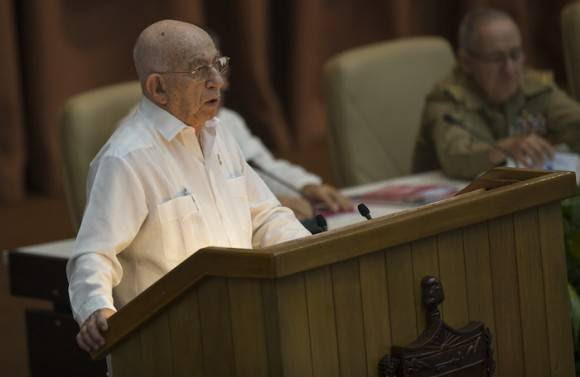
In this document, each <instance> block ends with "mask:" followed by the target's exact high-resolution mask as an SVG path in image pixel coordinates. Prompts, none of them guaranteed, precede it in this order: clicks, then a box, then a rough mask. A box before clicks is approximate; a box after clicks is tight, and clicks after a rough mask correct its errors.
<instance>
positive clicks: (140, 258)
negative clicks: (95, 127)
mask: <svg viewBox="0 0 580 377" xmlns="http://www.w3.org/2000/svg"><path fill="white" fill-rule="evenodd" d="M133 57H134V62H135V68H136V70H137V74H138V76H139V80H140V82H141V87H142V90H143V98H142V100H141V102H140V104H139V105H138V107H137V109H136V111H135V112H134V113H132V114H131V115H130V116H128V117H127V118H126V119H125V120H124V121H123V122H122V123H121V124H120V126H119V127H118V129H117V130H116V131H115V133H114V134H113V135H112V136H111V138H110V139H109V141H108V142H107V143H106V144H105V146H104V147H103V148H102V149H101V151H100V152H99V153H98V155H97V156H96V157H95V159H94V160H93V162H92V163H91V168H90V172H89V178H88V200H87V206H86V210H85V213H84V216H83V221H82V224H81V227H80V230H79V233H78V235H77V240H76V243H75V247H74V251H73V256H72V257H71V259H70V260H69V263H68V265H67V276H68V279H69V295H70V301H71V304H72V309H73V314H74V317H75V319H76V320H77V322H78V323H79V324H80V326H81V329H80V331H79V334H78V336H77V342H78V344H79V346H80V347H81V348H83V349H84V350H86V351H91V350H97V349H98V348H99V347H101V346H102V345H103V344H104V339H103V337H102V332H103V331H106V329H107V318H108V317H110V316H111V315H112V314H113V313H114V312H115V310H117V309H119V308H120V307H122V306H123V305H125V304H126V303H127V302H128V301H130V300H131V299H133V298H134V297H135V296H137V295H138V294H139V293H141V292H142V291H143V290H145V289H146V288H147V287H149V286H150V285H151V284H153V283H154V282H155V281H156V280H158V279H159V278H160V277H162V276H163V275H164V274H166V273H167V272H168V271H170V270H171V269H172V268H174V267H175V266H177V265H178V264H179V263H180V262H182V261H183V260H184V259H185V258H187V257H188V256H190V255H191V254H192V253H194V252H196V251H197V250H199V249H201V248H204V247H207V246H222V247H239V248H252V247H263V246H268V245H272V244H276V243H279V242H284V241H287V240H292V239H296V238H300V237H304V236H306V235H308V234H309V233H308V232H307V231H306V229H304V227H303V226H302V225H301V224H300V223H299V222H298V220H297V219H296V217H295V216H294V214H293V213H292V211H290V210H289V209H288V208H285V207H282V206H280V203H279V202H278V200H276V198H275V197H274V195H273V194H272V193H271V191H270V190H269V189H268V188H267V187H266V185H265V184H264V182H263V181H262V180H261V179H260V178H259V177H258V175H257V174H256V173H255V172H254V171H253V170H252V169H251V168H250V167H249V166H248V164H247V163H246V161H245V159H244V157H243V155H242V153H241V151H240V149H239V147H238V145H237V143H236V142H235V140H234V139H233V137H231V136H230V134H229V133H227V132H224V130H223V129H222V128H221V127H220V125H219V120H218V119H217V118H215V116H216V114H217V112H218V110H219V107H220V90H221V88H222V86H223V85H224V79H223V77H222V73H223V72H225V71H226V70H227V65H228V58H226V57H220V56H219V54H218V51H217V49H216V48H215V46H214V44H213V42H212V40H211V38H210V37H209V36H208V35H207V33H205V32H204V31H203V30H202V29H200V28H198V27H196V26H194V25H191V24H187V23H184V22H179V21H171V20H166V21H160V22H157V23H154V24H152V25H151V26H149V27H147V28H146V29H145V30H144V31H143V32H142V33H141V35H140V36H139V38H138V39H137V42H136V44H135V48H134V51H133Z"/></svg>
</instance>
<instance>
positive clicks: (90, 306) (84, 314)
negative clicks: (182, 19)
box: [74, 296, 117, 326]
mask: <svg viewBox="0 0 580 377" xmlns="http://www.w3.org/2000/svg"><path fill="white" fill-rule="evenodd" d="M105 308H107V309H112V310H114V311H117V309H116V308H115V305H113V301H112V299H107V298H105V297H102V296H98V297H92V298H90V299H89V300H87V301H86V302H85V303H84V305H83V306H82V308H81V309H80V310H79V311H78V312H75V313H74V317H75V320H76V321H77V323H78V324H79V326H81V325H82V324H83V323H84V322H85V321H86V319H87V318H89V316H90V315H91V314H93V313H94V312H95V311H96V310H98V309H105Z"/></svg>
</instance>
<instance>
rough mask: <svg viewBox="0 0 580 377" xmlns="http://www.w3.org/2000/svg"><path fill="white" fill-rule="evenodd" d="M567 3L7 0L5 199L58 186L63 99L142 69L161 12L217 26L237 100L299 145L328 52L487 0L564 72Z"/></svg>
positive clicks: (448, 31)
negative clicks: (140, 38)
mask: <svg viewBox="0 0 580 377" xmlns="http://www.w3.org/2000/svg"><path fill="white" fill-rule="evenodd" d="M567 2H568V1H564V0H555V1H551V2H547V1H540V0H535V1H534V0H514V1H509V2H508V1H476V0H466V1H458V0H449V1H440V0H416V1H408V0H357V1H354V0H294V1H271V0H228V1H226V0H212V1H203V0H166V1H156V0H122V1H118V0H101V1H92V0H51V1H37V0H27V1H17V0H0V45H1V48H2V59H0V114H1V115H2V123H1V125H0V203H6V202H11V201H15V200H19V199H21V198H23V197H24V196H25V195H27V194H28V193H30V192H36V193H41V194H57V195H58V194H60V193H61V192H62V184H61V178H60V163H59V141H58V132H59V120H58V113H59V109H60V108H61V106H62V104H63V102H64V101H65V99H66V98H67V97H69V96H71V95H73V94H76V93H79V92H82V91H85V90H89V89H92V88H95V87H98V86H102V85H107V84H111V83H116V82H119V81H124V80H131V79H134V77H135V76H134V72H133V66H132V62H131V48H132V45H133V43H134V41H135V38H136V37H137V35H138V33H139V32H140V31H141V30H142V29H143V28H144V27H145V26H147V25H148V24H150V23H152V22H154V21H156V20H160V19H164V18H176V19H181V20H185V21H190V22H195V23H197V24H199V25H202V26H209V27H211V28H212V29H214V30H215V31H217V32H218V34H220V35H221V39H222V46H223V51H224V52H225V54H227V55H230V56H231V57H232V76H231V82H232V87H231V91H230V93H229V95H228V98H229V105H230V106H231V107H233V108H234V109H237V110H239V111H240V112H241V113H242V114H243V115H244V116H245V117H246V118H247V120H248V121H249V124H250V125H251V127H252V128H253V130H254V132H255V133H257V134H258V135H260V136H261V137H262V138H264V140H265V141H266V142H267V144H268V145H269V146H270V147H271V148H273V149H274V150H276V151H279V152H280V153H283V154H284V153H286V154H288V153H289V154H290V156H292V151H293V150H296V149H303V148H306V147H308V146H309V145H317V144H319V143H321V142H322V143H323V141H324V139H325V114H324V107H323V93H322V87H321V73H322V66H323V63H324V62H325V61H326V60H327V59H328V57H329V56H331V55H333V54H335V53H337V52H340V51H343V50H345V49H348V48H350V47H354V46H358V45H361V44H366V43H370V42H375V41H380V40H384V39H388V38H396V37H401V36H409V35H420V34H436V35H442V36H444V37H447V38H449V39H450V40H451V41H453V42H454V41H455V34H456V28H457V24H458V21H459V19H460V18H461V15H462V14H463V13H464V12H465V11H466V10H467V9H468V8H470V7H473V6H478V5H488V6H497V7H499V8H502V9H504V10H507V11H508V12H510V13H511V14H513V16H514V17H515V18H516V20H517V21H518V22H519V24H520V25H521V27H522V33H523V35H524V38H525V41H526V48H527V52H528V61H529V62H531V63H533V64H534V65H536V66H539V67H543V68H552V69H554V70H555V73H556V77H557V79H559V80H560V81H563V80H564V76H563V63H562V51H561V38H560V34H559V33H560V27H559V25H560V24H559V14H560V11H561V9H562V7H563V5H564V4H565V3H567ZM306 160H307V161H306V163H307V164H308V159H306ZM314 169H315V170H317V168H316V167H314ZM318 170H321V169H320V168H319V169H318ZM325 173H326V172H323V175H324V174H325Z"/></svg>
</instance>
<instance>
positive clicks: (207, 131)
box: [137, 96, 218, 157]
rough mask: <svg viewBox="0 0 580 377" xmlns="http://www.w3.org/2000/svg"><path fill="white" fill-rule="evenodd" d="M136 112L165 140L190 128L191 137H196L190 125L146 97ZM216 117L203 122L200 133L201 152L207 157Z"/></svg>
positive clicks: (213, 136)
mask: <svg viewBox="0 0 580 377" xmlns="http://www.w3.org/2000/svg"><path fill="white" fill-rule="evenodd" d="M137 114H138V115H140V116H141V117H143V119H145V120H146V121H147V122H148V123H149V124H150V125H151V126H152V127H153V128H154V129H155V130H157V131H158V132H159V133H160V134H161V135H162V136H163V137H164V138H165V140H167V141H169V142H171V141H172V140H173V139H174V138H175V137H176V136H177V135H178V134H179V133H181V132H183V131H185V130H191V131H192V132H191V135H192V136H191V137H194V138H196V135H195V132H194V130H193V128H192V127H190V126H188V125H187V124H185V123H183V122H182V121H181V120H179V119H177V118H176V117H175V116H174V115H173V114H171V113H170V112H169V111H167V110H165V109H163V108H161V107H159V106H158V105H156V104H155V103H153V102H152V101H151V100H149V99H148V98H147V97H145V96H143V98H142V99H141V102H140V103H139V106H138V108H137ZM217 123H218V119H217V118H215V117H214V118H212V119H210V120H208V121H207V122H205V125H204V127H203V130H202V133H201V135H202V136H201V139H202V142H201V144H202V148H203V154H204V155H205V156H206V157H207V156H208V155H209V154H211V151H212V149H213V145H214V141H215V136H216V126H217Z"/></svg>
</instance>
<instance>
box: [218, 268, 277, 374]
mask: <svg viewBox="0 0 580 377" xmlns="http://www.w3.org/2000/svg"><path fill="white" fill-rule="evenodd" d="M228 288H229V293H230V308H231V311H230V315H231V321H232V334H233V341H234V356H235V362H236V374H235V375H236V376H237V377H244V376H255V377H259V376H264V377H265V376H268V351H267V347H266V335H265V329H264V318H263V311H262V291H261V288H260V282H259V281H257V280H256V279H253V280H250V279H228Z"/></svg>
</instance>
